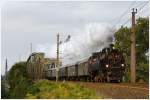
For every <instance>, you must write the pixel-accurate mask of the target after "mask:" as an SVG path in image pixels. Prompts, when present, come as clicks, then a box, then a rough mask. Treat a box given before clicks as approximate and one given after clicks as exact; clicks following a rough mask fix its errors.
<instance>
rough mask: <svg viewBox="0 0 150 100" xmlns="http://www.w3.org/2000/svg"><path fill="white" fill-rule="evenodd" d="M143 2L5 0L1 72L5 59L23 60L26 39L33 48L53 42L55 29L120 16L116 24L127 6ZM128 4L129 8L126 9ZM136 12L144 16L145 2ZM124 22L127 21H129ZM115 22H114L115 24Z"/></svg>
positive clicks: (10, 62)
mask: <svg viewBox="0 0 150 100" xmlns="http://www.w3.org/2000/svg"><path fill="white" fill-rule="evenodd" d="M144 3H145V2H134V1H132V2H131V1H130V2H127V1H125V2H119V1H117V2H108V1H107V2H104V1H99V2H58V1H57V2H56V1H55V2H52V1H44V2H39V1H38V2H36V1H34V2H27V1H26V2H25V1H24V2H15V1H14V2H7V3H6V4H5V5H4V6H3V8H2V10H1V18H2V19H1V21H2V69H1V72H2V74H4V67H5V59H6V58H7V59H8V65H9V66H8V67H9V68H10V67H11V66H12V65H13V64H14V63H15V62H17V61H19V59H21V60H26V59H27V58H28V56H29V54H30V43H31V42H32V43H33V51H34V50H35V49H36V45H38V44H45V43H49V44H51V45H52V44H54V43H55V42H56V33H58V32H59V33H60V34H61V35H62V39H63V38H64V37H65V35H67V34H72V33H75V32H78V31H80V29H81V28H82V27H84V25H85V24H87V23H91V22H100V23H101V22H107V23H112V24H115V23H117V22H118V20H119V17H120V16H121V15H122V13H123V12H125V11H126V10H128V11H127V13H126V15H125V16H123V18H122V19H121V20H120V22H119V24H118V25H117V27H120V25H122V23H124V22H125V21H126V20H127V19H129V18H130V17H131V8H133V7H137V8H138V9H140V7H141V6H142V5H144ZM129 7H130V9H129ZM138 16H148V5H146V6H145V7H144V9H142V10H141V12H139V14H138ZM129 24H130V23H128V24H127V25H129ZM115 25H116V24H115Z"/></svg>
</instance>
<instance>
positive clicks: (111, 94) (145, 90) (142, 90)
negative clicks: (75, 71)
mask: <svg viewBox="0 0 150 100" xmlns="http://www.w3.org/2000/svg"><path fill="white" fill-rule="evenodd" d="M76 84H80V85H82V86H84V87H87V88H90V89H93V90H95V91H96V93H97V95H99V96H102V97H103V98H112V99H147V98H149V86H148V84H138V83H137V84H130V83H93V82H76Z"/></svg>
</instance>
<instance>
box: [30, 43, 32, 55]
mask: <svg viewBox="0 0 150 100" xmlns="http://www.w3.org/2000/svg"><path fill="white" fill-rule="evenodd" d="M30 52H31V54H32V43H30Z"/></svg>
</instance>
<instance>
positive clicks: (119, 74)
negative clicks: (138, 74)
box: [46, 46, 125, 82]
mask: <svg viewBox="0 0 150 100" xmlns="http://www.w3.org/2000/svg"><path fill="white" fill-rule="evenodd" d="M124 70H125V60H124V57H123V55H122V53H121V52H119V51H118V50H117V49H113V46H110V47H109V48H105V49H103V50H101V51H100V52H95V53H93V54H92V56H91V57H90V58H89V59H87V60H85V61H82V62H78V63H76V64H75V65H71V66H66V67H62V68H60V69H59V80H78V81H81V80H84V81H95V82H110V81H112V80H115V81H118V82H122V79H123V76H124ZM46 77H47V78H48V79H55V78H56V69H55V68H50V69H49V70H48V71H47V74H46Z"/></svg>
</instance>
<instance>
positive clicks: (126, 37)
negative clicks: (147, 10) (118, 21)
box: [115, 18, 149, 82]
mask: <svg viewBox="0 0 150 100" xmlns="http://www.w3.org/2000/svg"><path fill="white" fill-rule="evenodd" d="M135 30H136V64H137V67H136V69H137V81H138V80H139V78H141V75H142V74H144V75H145V77H142V78H143V80H145V81H146V82H148V81H147V80H148V79H147V78H148V68H147V67H148V59H147V56H146V53H148V50H149V38H148V37H149V19H148V18H138V19H137V23H136V29H135ZM130 34H131V28H128V27H123V26H122V27H121V28H120V29H119V30H118V31H117V32H116V33H115V48H117V49H119V50H120V51H121V52H122V53H123V55H124V57H125V60H126V67H127V68H126V71H125V73H126V80H127V81H129V80H130V77H129V75H130V59H131V58H130V51H131V50H130V49H131V41H130ZM141 73H142V74H141ZM145 73H146V74H145ZM144 78H146V79H144Z"/></svg>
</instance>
